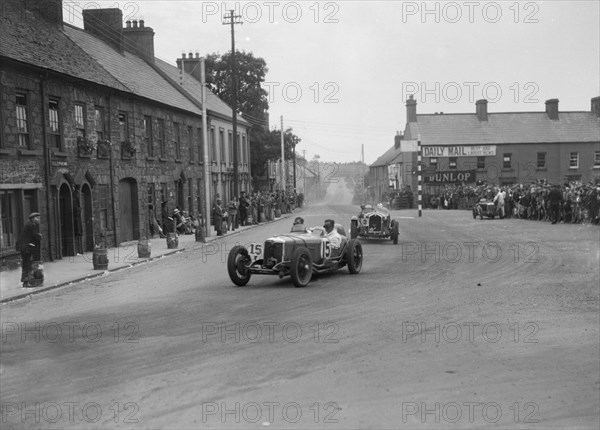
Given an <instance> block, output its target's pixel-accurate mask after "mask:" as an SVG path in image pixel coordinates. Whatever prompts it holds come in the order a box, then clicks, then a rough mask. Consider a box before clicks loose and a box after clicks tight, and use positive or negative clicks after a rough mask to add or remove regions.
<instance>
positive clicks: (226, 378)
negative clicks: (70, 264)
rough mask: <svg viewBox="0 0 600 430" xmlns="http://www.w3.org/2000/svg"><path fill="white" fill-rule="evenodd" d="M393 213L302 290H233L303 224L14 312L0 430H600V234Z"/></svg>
mask: <svg viewBox="0 0 600 430" xmlns="http://www.w3.org/2000/svg"><path fill="white" fill-rule="evenodd" d="M326 197H327V202H328V203H324V204H320V205H311V206H310V207H309V208H306V209H304V210H303V211H302V212H301V213H302V215H303V216H304V217H305V219H306V224H308V225H321V224H322V222H323V220H324V219H325V218H334V219H336V221H340V222H343V223H344V224H345V225H346V226H348V225H349V219H350V216H351V215H353V214H355V213H357V208H356V207H354V206H351V205H349V203H350V201H349V194H348V191H347V190H346V189H345V188H343V187H342V186H341V185H340V184H332V186H331V187H330V189H329V192H328V194H327V196H326ZM393 214H394V216H398V217H399V218H398V219H399V221H400V226H401V227H400V243H399V244H398V245H396V246H394V245H393V244H392V243H391V241H363V248H364V257H365V258H364V263H363V270H362V272H361V273H360V274H358V275H350V274H349V273H348V271H347V270H340V271H339V272H338V273H336V274H332V275H326V276H320V277H318V278H317V279H314V280H313V281H312V282H311V283H310V284H309V286H308V287H306V288H294V286H293V284H292V283H291V281H290V280H289V279H279V278H277V277H267V276H263V277H259V276H254V277H253V278H252V279H251V280H250V282H249V284H248V285H247V286H246V287H235V286H234V285H233V284H232V283H231V281H230V280H229V278H228V276H227V272H226V266H225V261H226V256H227V252H228V250H229V249H231V248H232V247H233V246H234V245H235V242H239V243H242V244H245V243H250V242H255V241H258V242H260V241H262V240H264V239H265V238H266V237H267V236H269V235H272V234H278V233H285V232H287V231H289V227H290V225H289V224H291V220H289V219H288V220H285V221H278V222H276V223H273V224H269V225H265V226H261V227H258V228H255V229H252V230H248V231H246V232H244V233H243V234H240V235H237V236H233V237H230V238H227V239H226V240H222V241H221V242H220V243H219V245H218V246H217V245H207V246H203V247H199V248H198V249H196V250H194V251H189V252H185V253H181V254H178V255H176V256H172V257H169V258H165V259H162V260H159V261H155V262H152V263H151V264H147V265H140V266H136V267H134V268H131V269H129V270H125V271H120V272H117V273H114V274H111V275H110V276H109V277H106V278H101V279H97V280H94V281H91V282H86V283H83V284H78V285H73V286H71V287H66V288H62V289H59V290H54V291H53V292H51V293H49V294H41V295H39V296H35V297H33V298H32V299H31V300H29V301H20V302H15V303H11V304H7V305H4V306H2V307H1V308H0V312H1V322H2V340H1V344H0V346H1V360H0V365H1V368H0V382H1V383H0V390H1V395H2V400H1V402H2V405H1V406H2V423H1V427H2V428H3V429H12V428H131V429H133V428H269V427H270V428H411V429H413V428H417V429H429V428H598V427H599V425H600V419H599V404H600V360H599V326H600V324H599V278H600V276H599V273H598V272H599V266H600V250H599V239H600V233H599V230H598V228H597V227H593V226H581V225H550V224H548V223H543V222H532V221H521V220H512V219H506V220H483V221H480V220H479V219H477V220H473V219H472V217H471V216H470V213H469V212H465V211H425V212H424V216H423V217H422V218H418V217H416V215H417V213H416V211H395V212H393ZM347 228H348V227H347Z"/></svg>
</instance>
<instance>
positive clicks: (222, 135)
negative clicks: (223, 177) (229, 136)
mask: <svg viewBox="0 0 600 430" xmlns="http://www.w3.org/2000/svg"><path fill="white" fill-rule="evenodd" d="M219 152H220V153H221V154H220V155H221V163H225V162H226V159H225V130H223V129H222V128H219Z"/></svg>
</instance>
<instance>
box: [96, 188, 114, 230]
mask: <svg viewBox="0 0 600 430" xmlns="http://www.w3.org/2000/svg"><path fill="white" fill-rule="evenodd" d="M96 187H97V189H98V214H99V215H100V231H102V232H105V231H110V230H111V228H110V217H109V210H108V208H109V206H110V205H109V202H110V200H109V198H108V185H106V184H98V185H96Z"/></svg>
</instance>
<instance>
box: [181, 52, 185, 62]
mask: <svg viewBox="0 0 600 430" xmlns="http://www.w3.org/2000/svg"><path fill="white" fill-rule="evenodd" d="M181 58H183V59H184V60H185V52H184V53H182V54H181Z"/></svg>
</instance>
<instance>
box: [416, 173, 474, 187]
mask: <svg viewBox="0 0 600 430" xmlns="http://www.w3.org/2000/svg"><path fill="white" fill-rule="evenodd" d="M424 179H425V183H426V184H460V183H462V182H475V170H450V171H445V172H435V173H427V174H425V178H424Z"/></svg>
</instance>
